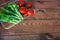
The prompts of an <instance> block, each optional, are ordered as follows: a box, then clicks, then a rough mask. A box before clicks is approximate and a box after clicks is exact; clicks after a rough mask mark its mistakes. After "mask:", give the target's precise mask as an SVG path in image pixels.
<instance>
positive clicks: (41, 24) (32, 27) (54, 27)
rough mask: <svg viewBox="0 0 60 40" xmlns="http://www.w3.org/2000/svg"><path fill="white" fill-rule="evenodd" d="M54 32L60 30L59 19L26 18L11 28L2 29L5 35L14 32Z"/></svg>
mask: <svg viewBox="0 0 60 40" xmlns="http://www.w3.org/2000/svg"><path fill="white" fill-rule="evenodd" d="M54 32H60V21H59V20H26V21H23V22H21V23H19V24H17V25H16V26H15V27H13V28H11V29H9V30H4V31H1V33H2V34H3V35H6V34H7V35H10V34H12V35H13V34H14V33H15V34H17V33H18V34H19V33H23V34H25V33H29V34H40V33H54Z"/></svg>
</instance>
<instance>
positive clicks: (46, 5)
mask: <svg viewBox="0 0 60 40" xmlns="http://www.w3.org/2000/svg"><path fill="white" fill-rule="evenodd" d="M34 6H35V8H60V1H42V2H36V1H35V3H34Z"/></svg>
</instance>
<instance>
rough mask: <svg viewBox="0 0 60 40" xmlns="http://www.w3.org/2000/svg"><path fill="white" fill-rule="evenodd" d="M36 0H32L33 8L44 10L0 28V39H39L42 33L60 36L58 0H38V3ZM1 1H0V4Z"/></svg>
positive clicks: (59, 7)
mask: <svg viewBox="0 0 60 40" xmlns="http://www.w3.org/2000/svg"><path fill="white" fill-rule="evenodd" d="M7 1H8V0H5V1H2V3H3V2H7ZM12 1H13V0H12ZM30 1H31V0H30ZM33 1H34V2H33ZM37 1H38V0H32V2H33V3H34V6H35V8H36V9H40V10H41V9H43V10H45V12H43V11H38V12H35V15H34V16H32V17H28V18H27V19H25V20H23V21H22V22H20V23H19V24H17V25H15V26H14V27H12V28H11V29H9V30H5V29H2V30H0V40H40V35H41V34H42V33H51V34H53V35H54V36H58V37H60V0H40V2H39V3H38V2H37ZM2 3H1V1H0V4H2ZM0 27H2V26H1V25H0Z"/></svg>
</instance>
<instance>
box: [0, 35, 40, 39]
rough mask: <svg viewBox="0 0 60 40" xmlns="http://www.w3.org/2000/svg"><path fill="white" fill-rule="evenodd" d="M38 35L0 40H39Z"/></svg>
mask: <svg viewBox="0 0 60 40" xmlns="http://www.w3.org/2000/svg"><path fill="white" fill-rule="evenodd" d="M39 39H40V37H39V35H20V36H1V37H0V40H39Z"/></svg>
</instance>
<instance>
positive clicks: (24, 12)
mask: <svg viewBox="0 0 60 40" xmlns="http://www.w3.org/2000/svg"><path fill="white" fill-rule="evenodd" d="M19 12H20V13H21V14H23V15H24V14H26V13H27V11H26V8H20V9H19Z"/></svg>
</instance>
